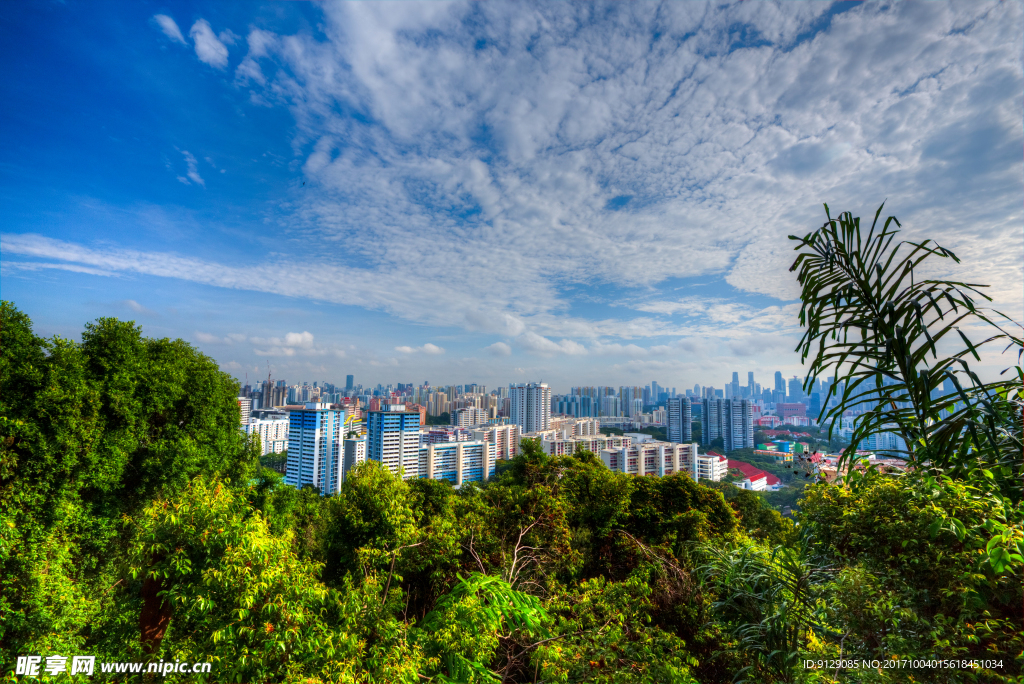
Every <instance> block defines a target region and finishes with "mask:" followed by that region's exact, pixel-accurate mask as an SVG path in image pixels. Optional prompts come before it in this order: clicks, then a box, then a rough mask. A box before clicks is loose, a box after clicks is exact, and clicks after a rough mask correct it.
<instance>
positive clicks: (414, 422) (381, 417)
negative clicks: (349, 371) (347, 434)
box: [366, 404, 420, 480]
mask: <svg viewBox="0 0 1024 684" xmlns="http://www.w3.org/2000/svg"><path fill="white" fill-rule="evenodd" d="M366 458H367V459H368V460H370V461H377V462H378V463H380V464H381V465H383V466H384V467H385V468H387V469H388V470H390V471H391V472H392V473H394V474H395V475H398V474H399V472H401V474H402V479H403V480H414V479H416V478H417V477H418V476H419V458H420V414H419V412H415V413H414V412H406V410H405V405H404V404H393V405H390V406H388V407H387V408H386V409H385V410H383V411H370V412H368V413H367V414H366Z"/></svg>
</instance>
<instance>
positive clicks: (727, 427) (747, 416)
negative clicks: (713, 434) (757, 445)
mask: <svg viewBox="0 0 1024 684" xmlns="http://www.w3.org/2000/svg"><path fill="white" fill-rule="evenodd" d="M723 408H724V411H723V417H724V419H725V420H724V424H723V426H722V427H723V429H722V433H723V434H722V436H723V438H724V439H723V442H724V446H725V450H726V452H729V451H733V450H735V449H753V448H754V417H753V405H752V404H751V402H750V401H749V400H747V399H730V400H728V401H726V402H725V406H724V407H723Z"/></svg>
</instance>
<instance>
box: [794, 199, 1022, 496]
mask: <svg viewBox="0 0 1024 684" xmlns="http://www.w3.org/2000/svg"><path fill="white" fill-rule="evenodd" d="M884 206H885V205H884V204H883V205H882V206H880V207H879V208H878V211H876V212H875V218H874V221H872V223H871V229H870V230H869V231H868V233H867V236H864V235H863V234H862V231H861V224H860V218H858V217H854V216H853V215H852V214H851V213H850V212H844V213H842V214H840V215H839V217H838V218H833V217H832V216H831V214H830V212H829V208H828V205H825V215H826V219H827V220H826V221H825V223H824V224H823V225H822V226H821V227H820V228H818V229H817V230H815V231H814V232H812V233H808V234H807V235H805V236H803V237H796V236H790V239H791V240H795V241H797V243H798V244H797V246H796V248H795V249H796V251H797V252H799V254H798V256H797V258H796V261H794V263H793V265H792V267H791V268H790V270H791V271H796V272H797V279H798V281H799V282H800V285H801V286H802V292H801V295H800V299H801V300H802V307H801V310H800V322H801V324H802V325H803V326H804V327H805V328H806V331H805V332H804V335H803V338H802V339H801V341H800V344H799V345H798V347H797V350H798V351H800V352H801V360H802V361H806V360H807V359H808V358H809V357H810V358H811V365H810V369H809V370H808V373H807V378H806V381H805V387H806V388H808V389H809V388H810V386H811V384H812V383H813V382H814V380H815V378H817V377H819V376H825V375H834V376H835V382H834V383H833V384H832V385H831V387H830V388H829V392H828V395H827V397H826V398H825V399H824V400H823V402H822V410H821V415H820V416H819V419H820V420H822V421H823V422H828V423H829V424H830V428H829V436H830V438H831V435H832V431H833V430H834V429H835V428H836V427H837V426H838V425H839V424H840V422H841V421H840V419H841V418H842V416H843V414H844V413H845V412H846V411H847V410H850V409H853V408H854V407H858V406H859V405H862V404H867V405H868V406H869V407H870V410H868V411H866V412H864V413H862V414H861V415H859V416H857V417H856V418H855V421H854V424H853V427H854V434H853V437H852V439H851V440H850V441H851V443H850V446H849V447H848V448H847V449H846V450H845V451H844V452H843V457H842V459H841V462H840V467H841V468H845V467H848V466H849V465H851V464H852V460H853V459H854V458H855V457H856V450H857V445H858V444H859V443H860V442H861V441H862V440H863V439H865V438H866V437H869V436H871V435H875V434H878V433H882V432H890V433H895V434H897V435H898V436H899V437H900V438H902V441H903V443H904V445H905V446H903V447H902V448H898V449H895V450H894V454H893V455H896V456H898V457H899V458H902V459H904V460H905V461H906V462H907V464H908V466H910V467H912V468H915V469H918V470H924V471H927V472H929V473H931V474H944V475H947V476H951V477H956V478H967V477H971V478H973V477H983V478H988V479H989V480H995V481H996V482H998V483H999V486H1000V489H1001V490H1002V493H1003V494H1004V495H1006V496H1010V497H1011V498H1012V499H1013V500H1014V501H1020V500H1021V494H1022V488H1021V424H1022V421H1021V405H1022V404H1021V398H1022V392H1021V383H1022V380H1024V373H1022V371H1021V367H1020V358H1021V350H1022V347H1021V335H1020V332H1019V331H1020V329H1021V326H1020V324H1019V323H1015V322H1014V321H1012V320H1011V319H1010V318H1008V317H1007V316H1005V315H1003V314H1001V313H999V312H998V311H995V310H993V309H989V308H985V307H982V306H978V305H977V304H976V300H983V301H984V302H988V301H991V298H990V297H988V296H986V295H985V294H984V293H983V292H981V288H984V287H986V286H984V285H979V284H975V283H964V282H958V281H952V280H942V279H933V278H921V277H920V276H918V275H916V273H921V272H922V271H925V270H926V269H927V272H929V273H933V272H935V271H936V270H937V269H936V268H935V266H936V265H938V262H937V260H939V259H951V260H952V261H953V262H955V263H959V262H960V260H959V259H958V258H957V256H956V255H955V254H954V253H953V252H952V251H950V250H948V249H946V248H944V247H940V246H939V245H937V244H935V243H934V242H933V241H931V240H924V241H922V242H910V241H899V242H897V241H896V236H897V234H898V233H899V230H897V228H899V227H901V225H900V222H899V221H898V220H897V219H896V217H895V216H890V217H889V218H887V219H886V220H885V223H884V224H883V225H882V226H881V228H880V229H879V227H878V220H879V216H880V215H881V213H882V208H883V207H884ZM929 260H931V261H929ZM926 261H928V262H929V263H928V264H927V266H926V267H924V266H922V264H924V263H925V262H926ZM969 334H970V335H973V336H974V337H975V339H977V338H978V337H982V338H983V339H981V341H980V342H979V341H972V339H971V337H969ZM995 344H998V345H1005V348H1004V349H1003V351H1004V352H1005V351H1007V350H1011V349H1014V348H1015V349H1016V361H1017V365H1016V367H1015V368H1013V369H1009V368H1008V369H1006V370H1004V371H1003V372H1002V374H1001V375H1000V379H998V380H996V381H994V382H985V381H983V380H982V379H981V378H979V376H978V375H977V373H975V372H974V371H973V370H972V369H971V363H972V360H973V361H975V362H977V361H980V360H981V357H980V355H979V351H980V350H981V349H982V348H983V347H986V346H989V345H995ZM950 351H952V353H948V352H950ZM833 398H835V400H836V401H835V403H834V404H833V405H831V406H830V405H829V404H830V403H831V400H832V399H833Z"/></svg>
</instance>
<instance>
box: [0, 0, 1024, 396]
mask: <svg viewBox="0 0 1024 684" xmlns="http://www.w3.org/2000/svg"><path fill="white" fill-rule="evenodd" d="M97 7H100V8H102V11H97ZM8 10H9V11H8V15H7V17H6V24H5V26H6V28H7V32H6V35H7V36H8V40H6V41H3V47H2V48H0V49H2V50H4V51H5V52H4V55H5V57H6V63H8V64H11V65H15V64H16V65H18V66H17V67H16V68H12V69H11V70H10V74H9V75H8V78H7V83H6V84H7V86H8V97H7V99H6V100H7V104H6V106H5V107H4V108H2V110H0V141H2V144H0V162H2V163H0V174H2V175H0V178H2V179H3V180H2V181H0V193H2V196H3V198H4V201H5V207H6V209H7V211H6V215H5V221H4V224H3V226H2V227H0V232H2V236H0V239H2V253H3V257H2V260H0V266H2V272H0V284H2V289H3V297H4V299H8V300H11V301H13V302H14V303H15V304H16V305H17V306H18V307H19V308H20V309H21V310H23V311H25V312H26V313H27V314H28V315H29V316H31V317H32V319H33V320H34V322H35V326H36V330H37V331H38V332H39V333H41V334H45V335H53V334H58V335H62V336H65V337H71V338H75V339H77V337H78V335H79V334H80V331H81V329H82V325H83V324H85V323H87V322H89V321H91V320H93V319H95V318H97V317H100V316H116V317H119V318H122V319H132V320H135V321H137V322H138V323H139V324H140V325H141V326H142V327H143V332H144V334H146V335H148V336H152V337H165V336H166V337H172V338H177V337H180V338H182V339H185V340H187V341H189V342H190V343H192V344H194V345H196V346H197V347H198V348H199V349H200V350H202V351H203V352H204V353H206V354H208V355H210V356H211V357H213V358H214V359H216V360H217V361H218V363H219V364H220V365H221V368H222V369H223V370H224V371H226V372H228V373H231V374H232V375H233V376H235V377H237V378H239V379H242V378H244V377H245V374H246V373H248V376H249V380H250V382H255V381H256V380H257V379H259V378H265V377H266V375H267V373H268V371H269V372H270V373H272V374H273V376H274V377H276V378H310V379H314V378H317V377H319V378H323V379H328V378H331V379H332V380H331V381H332V382H334V383H335V384H337V385H343V384H344V378H345V376H346V375H348V374H352V375H354V376H355V377H356V378H362V379H363V382H368V381H372V382H373V383H374V384H376V383H380V384H388V383H392V384H394V383H398V382H413V383H419V382H420V381H421V380H420V379H421V378H430V379H431V380H432V381H433V382H435V383H436V384H439V385H444V384H454V383H460V384H465V383H473V382H475V383H480V384H485V385H488V386H492V387H496V386H498V385H504V384H508V383H510V382H545V383H548V384H549V385H551V386H552V387H556V388H559V389H561V388H568V387H570V386H574V385H598V384H607V385H612V386H620V385H633V384H641V385H642V384H645V383H649V382H650V381H651V379H652V378H657V379H658V382H659V383H660V382H664V383H665V384H666V385H668V386H670V387H671V386H675V387H677V388H679V389H680V390H682V389H685V388H686V387H689V386H692V385H693V384H694V383H697V384H700V385H704V386H713V387H722V386H724V382H725V379H726V378H728V377H731V374H732V372H734V371H737V372H738V369H739V368H743V369H744V371H743V372H749V371H752V372H754V373H755V377H758V378H760V381H759V382H760V384H761V385H762V387H765V388H769V387H773V385H774V383H773V382H772V380H771V375H772V374H774V372H775V371H780V372H782V374H783V377H784V378H785V379H786V380H787V381H788V380H789V379H790V378H791V377H792V376H794V375H798V376H800V377H802V376H803V371H802V369H801V366H800V363H799V356H798V354H797V353H796V352H795V351H794V348H795V347H796V344H797V341H798V339H799V337H800V329H799V324H798V316H797V314H798V311H799V301H798V294H799V292H798V288H797V284H796V279H795V277H794V275H793V274H792V273H790V272H789V271H788V267H789V265H790V263H791V262H792V258H793V254H792V245H791V243H790V241H789V240H788V239H787V236H788V235H790V234H804V233H807V232H809V231H811V230H813V229H814V228H816V227H817V226H818V225H820V224H821V222H822V221H823V219H824V211H823V208H822V206H821V203H822V202H828V203H829V206H830V207H831V209H832V210H833V213H835V212H838V211H843V210H851V211H853V212H855V213H856V214H858V215H860V216H863V217H869V216H870V215H872V214H873V212H874V210H875V209H876V208H877V207H878V205H879V204H880V203H881V202H882V201H883V200H888V204H887V205H886V209H885V214H890V213H891V214H895V215H896V216H898V217H899V219H900V220H901V222H902V223H903V225H904V230H905V234H904V237H907V238H910V239H916V238H922V237H928V238H932V239H935V240H937V241H938V242H939V243H940V244H942V245H943V246H945V247H948V248H951V249H953V250H955V251H956V252H957V254H958V255H959V256H960V257H961V259H962V261H963V264H962V266H960V267H957V268H956V269H955V270H954V271H951V272H950V273H948V274H946V273H943V274H936V275H942V276H946V275H954V276H956V277H957V278H958V279H962V280H966V281H970V282H979V283H985V284H988V285H991V286H992V287H991V288H990V289H989V290H987V292H988V294H990V295H991V296H992V297H993V298H994V306H995V307H996V308H999V309H1001V310H1003V311H1005V312H1006V313H1007V314H1008V315H1010V316H1011V317H1012V318H1014V319H1021V318H1024V315H1022V314H1024V312H1022V309H1024V303H1022V298H1021V292H1022V290H1024V231H1022V224H1024V210H1022V207H1021V204H1020V197H1021V193H1022V190H1024V180H1022V179H1024V173H1022V171H1024V160H1022V159H1021V155H1020V149H1021V147H1022V145H1024V124H1022V121H1024V85H1022V84H1024V78H1022V69H1021V58H1020V55H1021V52H1022V35H1024V19H1022V11H1021V6H1020V5H1019V4H1018V3H975V4H965V5H957V4H935V3H928V4H926V3H920V4H917V3H896V4H892V5H878V4H869V3H865V4H857V3H836V4H825V3H820V4H819V3H806V4H793V3H790V4H782V5H772V4H768V3H757V4H755V3H740V4H735V5H720V4H715V5H710V4H709V5H703V4H698V3H668V4H610V5H598V4H573V3H560V4H554V5H551V4H511V3H502V2H492V3H477V4H472V3H458V2H456V3H450V4H442V3H419V4H409V5H400V4H376V3H352V4H324V5H312V4H310V5H305V4H301V5H300V4H298V3H289V4H280V3H271V4H258V3H251V4H244V5H230V6H229V5H222V4H216V3H209V2H171V3H167V4H161V5H156V4H149V3H136V4H131V5H125V4H111V5H108V6H103V5H96V4H94V3H90V4H88V5H85V4H76V3H66V4H62V5H58V4H47V5H40V4H29V3H15V4H12V5H11V6H10V7H9V8H8ZM15 26H16V27H17V29H18V30H17V31H14V30H12V29H13V28H14V27H15ZM907 26H913V27H914V30H913V31H910V32H908V31H907V30H906V27H907ZM40 84H43V85H40ZM993 352H994V350H993ZM983 360H984V362H983V363H982V364H980V365H979V367H978V370H979V372H980V373H981V374H982V375H983V376H986V375H987V376H989V377H994V376H995V375H996V374H997V373H998V372H999V371H1000V370H1002V369H1003V368H1005V367H1006V366H1009V365H1012V363H1013V359H1011V358H1009V357H1002V358H999V357H996V356H993V355H992V354H990V355H988V356H985V357H984V359H983ZM268 367H269V368H268ZM741 377H743V376H741Z"/></svg>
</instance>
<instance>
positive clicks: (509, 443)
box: [472, 425, 519, 459]
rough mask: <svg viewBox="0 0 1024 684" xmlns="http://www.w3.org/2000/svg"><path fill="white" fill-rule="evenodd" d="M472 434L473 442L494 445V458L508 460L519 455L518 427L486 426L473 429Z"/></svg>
mask: <svg viewBox="0 0 1024 684" xmlns="http://www.w3.org/2000/svg"><path fill="white" fill-rule="evenodd" d="M472 434H473V439H474V440H476V441H479V442H489V443H491V444H493V445H494V457H495V458H500V459H509V458H515V457H516V456H518V455H519V426H518V425H488V426H486V427H478V428H475V429H473V431H472Z"/></svg>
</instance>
